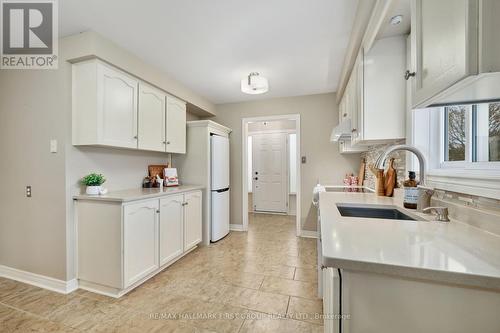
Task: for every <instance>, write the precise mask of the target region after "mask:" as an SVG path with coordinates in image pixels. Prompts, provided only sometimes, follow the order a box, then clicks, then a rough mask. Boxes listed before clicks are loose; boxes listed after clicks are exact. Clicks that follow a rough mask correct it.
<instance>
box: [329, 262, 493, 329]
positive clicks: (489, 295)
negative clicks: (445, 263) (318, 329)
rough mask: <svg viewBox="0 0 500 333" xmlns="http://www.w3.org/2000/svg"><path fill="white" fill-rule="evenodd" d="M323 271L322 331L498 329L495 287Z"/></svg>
mask: <svg viewBox="0 0 500 333" xmlns="http://www.w3.org/2000/svg"><path fill="white" fill-rule="evenodd" d="M322 273H323V274H322V275H323V313H324V315H325V319H324V331H325V332H326V333H332V332H335V333H338V332H341V333H360V332H362V333H365V332H384V333H401V332H405V333H421V332H439V333H468V332H481V333H498V332H500V321H499V319H498V309H500V293H499V292H498V291H495V290H488V289H478V288H474V287H466V286H463V285H460V284H452V283H449V284H448V283H443V282H435V281H431V280H417V279H410V278H405V277H398V276H395V275H383V274H375V273H368V272H358V271H348V270H345V269H341V270H338V269H336V268H330V267H329V268H323V270H322ZM336 314H341V318H340V320H338V319H339V318H335V315H336Z"/></svg>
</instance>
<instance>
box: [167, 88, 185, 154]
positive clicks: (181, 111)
mask: <svg viewBox="0 0 500 333" xmlns="http://www.w3.org/2000/svg"><path fill="white" fill-rule="evenodd" d="M167 152H169V153H181V154H185V153H186V103H184V102H183V101H180V100H178V99H176V98H174V97H171V96H167Z"/></svg>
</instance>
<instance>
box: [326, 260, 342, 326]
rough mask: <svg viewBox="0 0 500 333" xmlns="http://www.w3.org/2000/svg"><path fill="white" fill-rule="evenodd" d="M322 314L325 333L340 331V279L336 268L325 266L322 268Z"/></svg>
mask: <svg viewBox="0 0 500 333" xmlns="http://www.w3.org/2000/svg"><path fill="white" fill-rule="evenodd" d="M322 275H323V278H322V281H323V315H324V316H325V319H324V327H325V333H340V332H341V321H340V320H339V315H340V279H339V274H338V271H337V269H334V268H331V267H326V268H323V270H322Z"/></svg>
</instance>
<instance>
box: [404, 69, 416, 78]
mask: <svg viewBox="0 0 500 333" xmlns="http://www.w3.org/2000/svg"><path fill="white" fill-rule="evenodd" d="M415 75H417V73H416V72H410V71H409V70H407V71H406V72H405V80H406V81H408V80H409V79H410V77H414V76H415Z"/></svg>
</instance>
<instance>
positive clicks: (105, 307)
mask: <svg viewBox="0 0 500 333" xmlns="http://www.w3.org/2000/svg"><path fill="white" fill-rule="evenodd" d="M124 311H125V310H124V309H122V308H120V307H118V306H116V305H112V304H108V303H104V302H100V301H97V300H94V299H91V298H86V297H75V298H73V299H72V300H71V301H70V302H68V304H66V305H65V306H62V307H60V308H58V309H57V310H55V311H53V312H52V313H51V314H50V315H49V317H48V319H50V320H52V321H55V322H58V323H61V324H63V325H65V326H70V327H72V328H76V329H78V330H82V331H85V332H102V331H101V330H100V329H99V328H100V327H102V323H103V322H111V321H113V320H115V319H116V318H118V317H119V316H120V315H121V314H122V313H123V312H124Z"/></svg>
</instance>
